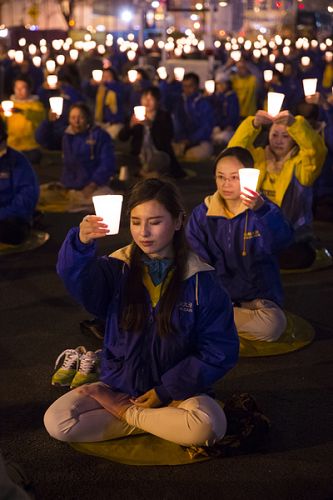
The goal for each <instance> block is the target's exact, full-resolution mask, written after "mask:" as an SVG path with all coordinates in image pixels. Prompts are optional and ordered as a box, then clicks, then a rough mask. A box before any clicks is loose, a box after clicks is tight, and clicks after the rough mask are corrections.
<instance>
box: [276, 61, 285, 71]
mask: <svg viewBox="0 0 333 500" xmlns="http://www.w3.org/2000/svg"><path fill="white" fill-rule="evenodd" d="M275 69H276V70H277V71H279V73H283V70H284V64H283V63H281V62H278V63H276V64H275Z"/></svg>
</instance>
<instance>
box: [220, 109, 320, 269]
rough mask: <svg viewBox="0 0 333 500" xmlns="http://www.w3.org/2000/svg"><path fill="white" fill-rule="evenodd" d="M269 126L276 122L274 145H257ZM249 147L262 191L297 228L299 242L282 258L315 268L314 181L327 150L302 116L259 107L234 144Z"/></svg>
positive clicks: (290, 263)
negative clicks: (255, 144)
mask: <svg viewBox="0 0 333 500" xmlns="http://www.w3.org/2000/svg"><path fill="white" fill-rule="evenodd" d="M263 126H270V131H269V138H268V144H267V146H265V147H255V146H254V142H255V140H256V138H257V137H258V135H259V134H260V132H261V131H262V127H263ZM234 146H241V147H244V148H247V149H248V150H249V151H250V152H251V154H252V156H253V157H254V162H255V167H256V168H258V169H259V170H260V175H259V181H258V189H259V190H260V191H261V192H262V193H263V194H264V195H265V196H267V198H269V199H270V200H271V201H273V202H274V203H276V204H277V205H278V206H279V207H281V209H282V212H283V213H284V215H285V217H286V218H287V219H288V220H289V221H290V222H291V223H292V225H293V227H294V230H295V244H294V245H292V246H291V247H290V248H289V250H290V251H289V250H288V251H287V254H286V258H282V259H281V260H280V264H281V266H282V267H283V268H287V267H288V268H305V267H309V266H310V265H311V264H312V263H313V261H314V259H315V256H316V252H315V249H314V247H313V235H312V229H311V225H312V185H313V183H314V181H315V180H316V179H317V177H318V176H319V174H320V171H321V167H322V165H323V163H324V160H325V157H326V154H327V148H326V146H325V142H324V140H323V138H322V137H321V136H320V135H319V134H318V133H317V132H316V131H315V130H314V129H313V128H312V127H311V126H310V124H309V123H308V122H307V120H306V119H305V118H303V117H302V116H296V117H294V116H293V115H292V114H290V113H289V111H282V112H281V113H279V114H278V115H277V116H276V117H274V118H273V117H272V116H270V115H269V114H268V113H267V112H266V111H263V110H259V111H257V113H256V115H255V116H249V117H248V118H246V119H245V120H244V121H243V122H242V123H241V125H240V126H239V127H238V129H237V130H236V132H235V134H234V136H233V137H232V139H231V140H230V142H229V144H228V147H234Z"/></svg>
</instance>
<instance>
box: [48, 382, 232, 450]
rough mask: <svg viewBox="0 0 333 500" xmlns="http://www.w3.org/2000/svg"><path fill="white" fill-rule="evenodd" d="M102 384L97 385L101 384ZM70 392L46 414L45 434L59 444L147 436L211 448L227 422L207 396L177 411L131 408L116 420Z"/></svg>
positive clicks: (193, 400)
mask: <svg viewBox="0 0 333 500" xmlns="http://www.w3.org/2000/svg"><path fill="white" fill-rule="evenodd" d="M100 383H101V382H97V384H100ZM79 389H80V388H77V389H73V390H72V391H70V392H68V393H67V394H65V395H64V396H62V397H60V398H59V399H57V400H56V401H55V402H54V403H53V404H52V405H51V406H50V407H49V408H48V410H47V411H46V413H45V416H44V424H45V427H46V430H47V431H48V433H49V434H50V435H51V436H52V437H54V438H55V439H59V440H60V441H67V442H68V441H71V442H80V441H81V442H95V441H104V440H108V439H116V438H119V437H123V436H128V435H130V434H139V433H142V432H149V433H151V434H154V435H155V436H158V437H160V438H162V439H166V440H168V441H172V442H174V443H178V444H180V445H183V446H192V445H212V444H214V443H215V442H216V441H218V440H220V439H222V437H223V436H224V434H225V432H226V428H227V422H226V417H225V414H224V412H223V410H222V408H221V407H220V405H219V404H218V403H217V402H216V401H214V399H212V398H211V397H209V396H207V395H204V394H203V395H200V396H196V397H192V398H189V399H186V400H185V401H183V402H182V403H180V404H179V406H178V407H177V408H175V407H170V406H166V407H163V408H147V409H144V408H139V407H136V406H134V405H133V406H131V407H129V408H128V409H127V411H126V412H125V414H124V418H125V419H126V421H123V420H119V419H118V418H116V417H114V416H113V415H112V414H111V413H109V412H108V411H106V410H105V409H104V408H103V407H102V406H101V405H100V404H99V403H98V402H97V401H96V400H94V399H93V398H90V397H89V396H85V395H81V394H80V392H79Z"/></svg>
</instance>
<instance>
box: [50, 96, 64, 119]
mask: <svg viewBox="0 0 333 500" xmlns="http://www.w3.org/2000/svg"><path fill="white" fill-rule="evenodd" d="M49 103H50V108H51V111H52V113H55V114H56V115H57V116H60V115H61V113H62V108H63V105H64V99H63V98H62V97H49Z"/></svg>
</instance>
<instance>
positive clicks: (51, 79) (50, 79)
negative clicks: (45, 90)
mask: <svg viewBox="0 0 333 500" xmlns="http://www.w3.org/2000/svg"><path fill="white" fill-rule="evenodd" d="M46 81H47V84H48V86H49V87H50V88H51V89H55V88H56V86H57V83H58V77H57V75H48V76H47V78H46Z"/></svg>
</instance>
